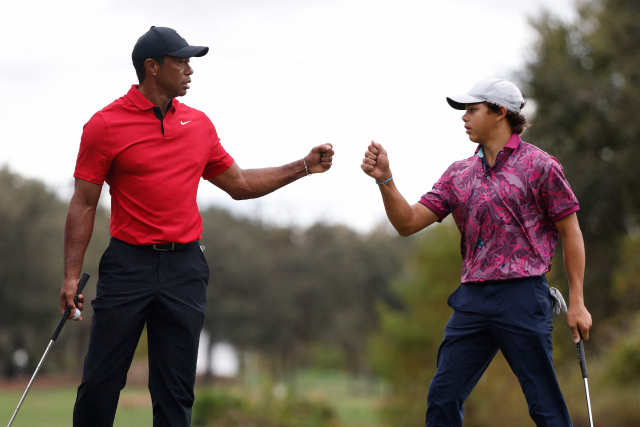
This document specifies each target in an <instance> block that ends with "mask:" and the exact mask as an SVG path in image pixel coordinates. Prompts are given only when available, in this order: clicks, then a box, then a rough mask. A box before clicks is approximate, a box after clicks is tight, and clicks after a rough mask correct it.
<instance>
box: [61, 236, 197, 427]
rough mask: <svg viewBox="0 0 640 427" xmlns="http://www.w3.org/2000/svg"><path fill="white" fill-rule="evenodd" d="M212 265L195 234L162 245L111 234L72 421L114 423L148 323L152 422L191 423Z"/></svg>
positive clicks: (82, 425)
mask: <svg viewBox="0 0 640 427" xmlns="http://www.w3.org/2000/svg"><path fill="white" fill-rule="evenodd" d="M208 281H209V267H208V266H207V262H206V260H205V258H204V255H203V254H202V251H201V250H200V247H199V245H198V243H197V242H194V243H190V244H189V245H188V246H187V247H186V248H185V249H184V250H179V251H169V252H160V251H154V250H152V249H149V248H144V247H139V246H134V245H130V244H128V243H125V242H122V241H120V240H117V239H113V238H112V239H111V243H110V244H109V247H108V248H107V250H106V251H105V253H104V254H103V256H102V258H101V260H100V277H99V279H98V285H97V295H96V298H95V299H94V300H93V301H91V305H92V307H93V313H94V314H93V320H92V323H91V338H90V340H89V350H88V352H87V356H86V358H85V362H84V372H83V376H82V383H81V384H80V387H79V388H78V396H77V399H76V404H75V408H74V412H73V425H74V427H111V426H113V421H114V418H115V414H116V408H117V406H118V399H119V397H120V391H121V390H122V389H123V388H124V386H125V384H126V380H127V372H128V370H129V367H130V366H131V360H132V359H133V354H134V352H135V349H136V346H137V344H138V341H139V340H140V335H141V333H142V330H143V328H144V326H145V324H146V325H147V339H148V346H149V391H150V392H151V400H152V403H153V425H154V427H188V426H190V425H191V407H192V405H193V400H194V395H193V387H194V384H195V376H196V361H197V356H198V343H199V338H200V331H201V330H202V324H203V321H204V309H205V307H206V305H207V300H206V288H207V283H208Z"/></svg>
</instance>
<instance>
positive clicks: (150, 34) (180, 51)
mask: <svg viewBox="0 0 640 427" xmlns="http://www.w3.org/2000/svg"><path fill="white" fill-rule="evenodd" d="M207 52H209V48H208V47H206V46H189V43H187V41H186V40H185V39H183V38H182V37H181V36H180V34H178V32H177V31H176V30H174V29H172V28H167V27H156V26H152V27H151V28H150V29H149V31H147V32H146V33H145V34H143V35H142V37H140V38H139V39H138V41H137V42H136V45H135V46H134V47H133V52H132V53H131V59H133V62H138V61H144V60H145V59H147V58H157V57H159V56H165V55H169V56H177V57H178V58H191V57H192V56H205V55H206V54H207Z"/></svg>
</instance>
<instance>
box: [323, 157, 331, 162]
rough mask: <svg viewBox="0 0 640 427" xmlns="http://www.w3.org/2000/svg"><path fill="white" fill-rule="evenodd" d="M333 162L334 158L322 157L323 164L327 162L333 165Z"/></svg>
mask: <svg viewBox="0 0 640 427" xmlns="http://www.w3.org/2000/svg"><path fill="white" fill-rule="evenodd" d="M332 160H333V157H322V158H321V159H320V161H321V162H322V163H325V162H329V163H331V161H332Z"/></svg>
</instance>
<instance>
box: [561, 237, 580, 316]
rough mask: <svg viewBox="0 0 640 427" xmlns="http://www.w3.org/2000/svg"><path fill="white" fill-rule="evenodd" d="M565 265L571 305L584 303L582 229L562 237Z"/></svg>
mask: <svg viewBox="0 0 640 427" xmlns="http://www.w3.org/2000/svg"><path fill="white" fill-rule="evenodd" d="M562 251H563V255H564V266H565V270H566V271H567V279H568V280H569V305H571V304H579V305H584V295H583V283H584V267H585V252H584V241H583V239H582V233H581V232H580V230H577V231H575V230H574V231H573V232H572V233H570V234H567V235H566V236H564V237H563V239H562Z"/></svg>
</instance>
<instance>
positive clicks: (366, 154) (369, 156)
mask: <svg viewBox="0 0 640 427" xmlns="http://www.w3.org/2000/svg"><path fill="white" fill-rule="evenodd" d="M364 156H365V157H368V158H370V159H373V160H375V159H377V158H378V156H376V155H375V154H373V153H372V152H371V151H365V153H364Z"/></svg>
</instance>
